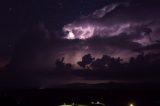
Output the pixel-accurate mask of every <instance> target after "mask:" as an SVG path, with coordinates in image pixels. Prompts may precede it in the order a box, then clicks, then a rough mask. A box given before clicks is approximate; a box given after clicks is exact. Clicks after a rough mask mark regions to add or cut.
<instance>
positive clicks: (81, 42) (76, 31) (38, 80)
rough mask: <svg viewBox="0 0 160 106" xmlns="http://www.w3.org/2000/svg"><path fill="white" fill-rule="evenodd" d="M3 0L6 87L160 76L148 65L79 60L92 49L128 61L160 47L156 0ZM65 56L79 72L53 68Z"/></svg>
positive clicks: (0, 44)
mask: <svg viewBox="0 0 160 106" xmlns="http://www.w3.org/2000/svg"><path fill="white" fill-rule="evenodd" d="M0 4H1V5H2V6H0V68H1V70H2V71H1V72H0V80H1V81H0V86H1V87H2V88H3V87H16V88H18V87H38V88H41V87H42V88H47V87H55V86H59V85H64V84H68V83H80V82H81V83H89V84H90V83H94V84H95V83H106V82H109V81H115V82H127V83H128V82H134V81H141V82H143V81H160V78H158V77H159V76H158V74H159V73H158V74H150V72H149V71H147V70H141V72H138V71H137V70H136V71H133V72H109V74H108V73H107V75H104V74H105V72H83V71H81V70H80V69H81V68H80V67H79V66H78V64H77V62H78V61H81V59H82V57H83V56H84V55H85V54H88V53H90V54H92V56H93V57H95V58H101V57H102V55H104V54H107V55H109V56H111V57H114V58H118V57H120V58H122V59H123V63H125V62H128V61H129V60H130V58H131V57H136V56H137V55H139V54H140V53H144V54H147V53H157V54H158V53H160V35H159V34H160V26H159V24H160V14H159V11H160V3H159V2H157V1H153V0H150V1H146V0H43V1H42V0H25V1H22V0H5V1H3V2H2V3H0ZM62 57H64V62H66V63H71V64H72V65H73V69H74V72H71V71H69V72H63V71H61V72H59V71H57V70H55V71H54V68H55V61H56V59H58V58H62ZM156 58H160V57H156ZM152 60H155V58H153V59H152ZM8 67H9V68H8ZM10 67H11V68H10ZM150 75H151V76H150ZM57 82H58V83H57Z"/></svg>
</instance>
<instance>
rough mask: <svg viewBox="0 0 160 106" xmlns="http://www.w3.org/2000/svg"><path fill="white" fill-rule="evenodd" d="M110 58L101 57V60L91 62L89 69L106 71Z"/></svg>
mask: <svg viewBox="0 0 160 106" xmlns="http://www.w3.org/2000/svg"><path fill="white" fill-rule="evenodd" d="M110 59H111V57H110V56H108V55H103V56H102V58H101V59H96V60H95V61H93V62H92V64H91V67H92V68H93V69H95V70H97V69H106V68H107V67H108V63H109V61H110Z"/></svg>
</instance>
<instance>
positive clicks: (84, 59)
mask: <svg viewBox="0 0 160 106" xmlns="http://www.w3.org/2000/svg"><path fill="white" fill-rule="evenodd" d="M93 61H94V58H93V57H92V56H91V54H87V55H84V56H83V57H82V61H79V62H77V64H78V65H79V66H80V67H82V68H89V66H87V65H90V64H91V63H92V62H93Z"/></svg>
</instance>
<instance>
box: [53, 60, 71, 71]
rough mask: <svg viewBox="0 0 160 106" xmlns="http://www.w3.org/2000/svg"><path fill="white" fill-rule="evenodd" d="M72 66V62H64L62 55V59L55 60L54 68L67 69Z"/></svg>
mask: <svg viewBox="0 0 160 106" xmlns="http://www.w3.org/2000/svg"><path fill="white" fill-rule="evenodd" d="M71 68H72V64H70V63H64V57H62V59H57V60H56V69H57V70H68V69H71Z"/></svg>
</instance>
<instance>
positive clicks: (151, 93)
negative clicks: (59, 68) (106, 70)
mask: <svg viewBox="0 0 160 106" xmlns="http://www.w3.org/2000/svg"><path fill="white" fill-rule="evenodd" d="M123 87H124V85H123V86H122V87H119V88H112V87H110V88H109V87H108V88H107V89H106V88H94V89H93V88H89V87H83V88H78V86H77V87H75V86H74V87H72V86H71V87H67V88H59V89H43V90H35V89H34V90H33V89H32V90H31V89H30V90H22V89H21V90H18V89H17V90H1V93H0V106H11V105H18V106H57V105H60V104H64V103H66V104H85V105H74V106H92V105H93V106H94V104H93V102H94V103H99V105H97V106H102V105H100V103H104V104H105V105H106V106H160V90H159V86H157V87H156V86H154V85H151V86H150V88H145V87H147V86H143V87H141V88H137V86H135V85H132V86H129V85H128V87H127V86H125V88H123ZM139 87H140V86H139ZM104 104H103V105H104ZM64 106H65V105H64ZM66 106H67V105H66ZM70 106H72V105H70Z"/></svg>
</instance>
